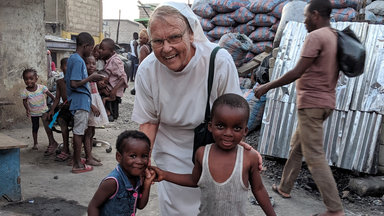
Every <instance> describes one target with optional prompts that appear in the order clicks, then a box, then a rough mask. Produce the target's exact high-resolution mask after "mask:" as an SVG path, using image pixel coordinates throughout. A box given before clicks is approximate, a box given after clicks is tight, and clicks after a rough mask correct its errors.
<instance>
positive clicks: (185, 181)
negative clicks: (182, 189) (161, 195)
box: [153, 148, 204, 187]
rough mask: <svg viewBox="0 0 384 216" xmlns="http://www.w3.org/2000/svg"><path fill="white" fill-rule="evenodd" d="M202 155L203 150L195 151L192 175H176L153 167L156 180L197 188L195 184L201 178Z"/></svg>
mask: <svg viewBox="0 0 384 216" xmlns="http://www.w3.org/2000/svg"><path fill="white" fill-rule="evenodd" d="M203 154H204V148H199V149H197V151H196V155H195V166H194V167H193V170H192V174H177V173H173V172H168V171H164V170H161V169H159V168H158V167H153V169H154V170H155V171H156V174H157V180H158V181H162V180H165V181H169V182H172V183H175V184H178V185H181V186H186V187H197V182H198V181H199V179H200V176H201V170H202V168H201V161H202V158H203Z"/></svg>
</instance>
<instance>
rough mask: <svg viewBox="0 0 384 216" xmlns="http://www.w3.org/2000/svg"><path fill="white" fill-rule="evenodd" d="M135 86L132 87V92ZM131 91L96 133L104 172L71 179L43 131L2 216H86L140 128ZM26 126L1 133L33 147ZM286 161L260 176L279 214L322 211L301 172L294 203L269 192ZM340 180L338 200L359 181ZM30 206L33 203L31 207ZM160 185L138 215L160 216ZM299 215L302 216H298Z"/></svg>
mask: <svg viewBox="0 0 384 216" xmlns="http://www.w3.org/2000/svg"><path fill="white" fill-rule="evenodd" d="M132 86H133V83H130V88H132ZM130 88H129V89H127V92H126V93H125V95H124V98H123V103H122V104H121V105H120V110H121V111H120V117H119V119H117V120H116V121H115V122H112V123H110V124H109V125H108V126H107V127H106V128H104V129H97V130H96V138H98V139H101V140H106V141H108V142H110V143H111V144H112V147H113V150H112V153H106V152H105V148H95V149H94V153H95V156H97V157H99V158H101V160H102V162H103V164H104V165H103V166H101V167H96V168H95V170H94V171H93V172H89V173H85V174H80V175H75V174H71V173H70V172H69V171H70V167H69V166H67V165H66V164H65V163H62V162H61V163H60V162H53V158H52V157H49V158H45V157H43V156H42V155H43V152H44V150H45V148H46V145H47V140H46V137H44V135H43V133H44V132H43V130H41V132H40V133H39V143H40V146H39V147H40V148H39V151H32V150H30V147H29V148H27V149H22V150H21V156H20V157H21V176H22V178H21V180H22V193H23V201H22V202H17V203H7V202H6V201H5V200H0V216H2V215H12V216H13V215H20V216H21V215H22V216H25V215H63V216H64V215H85V211H86V206H87V205H88V202H89V200H90V199H91V198H92V196H93V194H94V192H95V190H96V188H97V186H98V184H99V183H100V180H101V179H102V178H104V177H105V176H106V175H107V174H108V173H109V172H110V171H111V170H112V169H113V168H114V167H115V166H116V160H115V156H114V155H115V149H114V143H115V141H116V137H117V135H118V134H120V133H121V132H122V131H123V130H127V129H138V124H137V123H135V122H132V121H131V112H132V108H133V103H134V97H133V96H131V95H130V92H129V90H130ZM26 122H27V124H25V123H23V124H20V123H19V124H15V125H14V126H13V128H10V129H4V128H3V129H2V130H1V132H3V133H5V134H7V135H9V136H11V137H13V138H16V139H19V140H21V141H23V142H25V143H28V144H29V145H30V146H31V145H32V138H31V134H30V127H29V124H30V123H29V121H26ZM55 138H56V140H57V141H59V142H60V141H61V135H59V134H55ZM258 139H259V131H254V132H252V133H251V134H250V135H249V136H247V138H246V141H247V142H248V143H250V144H251V145H252V146H253V147H254V148H256V147H257V146H256V145H257V143H258ZM284 163H285V160H284V159H276V158H266V157H265V158H264V161H263V164H264V167H265V171H264V172H263V174H262V177H263V182H264V185H265V187H266V188H267V190H268V191H269V195H270V196H272V197H273V198H274V200H275V203H276V206H275V210H276V212H277V213H278V214H279V215H311V213H316V212H317V211H321V210H322V209H323V205H322V203H321V201H320V195H319V193H318V191H317V189H316V187H315V184H314V183H313V180H312V178H311V175H310V174H309V172H308V169H306V167H305V166H303V169H302V172H301V173H300V175H299V177H298V179H297V183H296V184H295V188H294V191H293V195H294V197H293V198H292V199H289V200H287V199H284V200H283V199H282V198H280V197H279V196H277V195H276V194H275V193H273V192H271V190H270V187H271V184H272V183H278V182H279V181H280V176H281V172H282V170H283V166H284ZM332 170H333V172H334V176H335V178H336V181H337V184H338V188H339V191H340V194H342V192H343V191H348V182H349V179H350V178H352V177H356V176H359V175H358V174H356V173H353V172H350V171H346V170H341V169H336V168H333V169H332ZM30 201H34V203H31V202H30ZM343 202H344V205H345V208H346V209H348V210H347V214H346V215H353V216H355V215H384V206H383V202H384V200H383V198H380V197H359V196H357V195H356V194H354V193H352V192H351V193H350V194H349V195H348V196H346V198H344V199H343ZM248 209H249V210H250V212H253V213H252V214H249V215H254V214H257V215H262V213H261V212H260V208H259V207H256V206H254V205H250V206H249V207H248ZM158 211H159V210H158V203H157V192H156V185H154V188H153V189H152V190H151V200H150V202H149V203H148V205H147V207H146V208H145V209H144V210H143V211H139V213H140V215H151V216H156V215H159V213H158ZM298 212H299V213H298Z"/></svg>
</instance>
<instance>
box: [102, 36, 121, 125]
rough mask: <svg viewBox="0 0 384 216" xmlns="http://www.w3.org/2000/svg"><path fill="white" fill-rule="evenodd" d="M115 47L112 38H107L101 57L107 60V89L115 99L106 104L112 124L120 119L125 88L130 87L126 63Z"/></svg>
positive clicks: (105, 67)
mask: <svg viewBox="0 0 384 216" xmlns="http://www.w3.org/2000/svg"><path fill="white" fill-rule="evenodd" d="M114 47H115V42H114V41H113V40H112V39H110V38H105V39H104V40H103V41H101V44H100V57H101V58H102V59H104V60H105V66H104V71H105V72H106V73H107V74H108V85H107V89H108V91H109V97H110V98H112V99H113V101H107V102H106V104H105V107H106V108H107V110H109V112H110V113H111V114H110V115H109V116H108V120H109V121H110V122H113V121H114V120H115V119H117V118H118V117H119V103H121V97H123V93H124V88H127V87H128V82H127V74H126V73H125V71H124V63H123V62H122V61H121V59H120V58H119V57H118V56H117V54H116V53H115V50H114ZM107 112H108V111H107Z"/></svg>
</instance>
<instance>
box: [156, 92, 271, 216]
mask: <svg viewBox="0 0 384 216" xmlns="http://www.w3.org/2000/svg"><path fill="white" fill-rule="evenodd" d="M248 118H249V105H248V103H247V101H246V100H245V99H244V98H243V97H241V96H239V95H236V94H224V95H222V96H220V97H219V98H217V99H216V100H215V102H214V103H213V106H212V112H211V121H210V122H209V124H208V129H209V131H211V132H212V135H213V138H214V140H215V143H213V144H209V145H207V146H204V147H200V148H199V149H198V150H197V151H196V154H195V167H194V168H193V171H192V174H176V173H171V172H167V171H163V170H161V169H159V168H157V167H153V169H154V170H155V171H156V173H157V180H158V181H161V180H166V181H170V182H172V183H175V184H179V185H181V186H188V187H200V189H201V204H200V208H199V209H200V213H199V215H207V216H215V215H217V216H222V215H245V207H246V204H247V202H248V201H247V197H248V195H247V194H248V187H249V184H250V185H251V189H252V193H253V195H254V196H255V198H256V199H257V201H258V202H259V204H260V206H261V208H262V209H263V211H264V213H265V214H266V215H276V214H275V212H274V210H273V208H272V205H271V203H270V201H269V196H268V193H267V191H266V190H265V188H264V185H263V183H262V180H261V177H260V173H259V169H258V166H259V160H258V154H257V153H256V151H255V150H254V149H251V150H250V151H243V147H242V146H241V145H238V143H240V141H241V140H242V139H243V137H244V136H245V135H246V134H247V130H248V129H247V122H248Z"/></svg>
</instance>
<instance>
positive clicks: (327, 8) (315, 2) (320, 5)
mask: <svg viewBox="0 0 384 216" xmlns="http://www.w3.org/2000/svg"><path fill="white" fill-rule="evenodd" d="M308 11H309V12H311V13H312V12H313V11H317V12H319V14H320V16H322V17H324V18H329V17H330V16H331V12H332V5H331V2H330V1H329V0H311V1H310V2H309V5H308Z"/></svg>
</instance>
